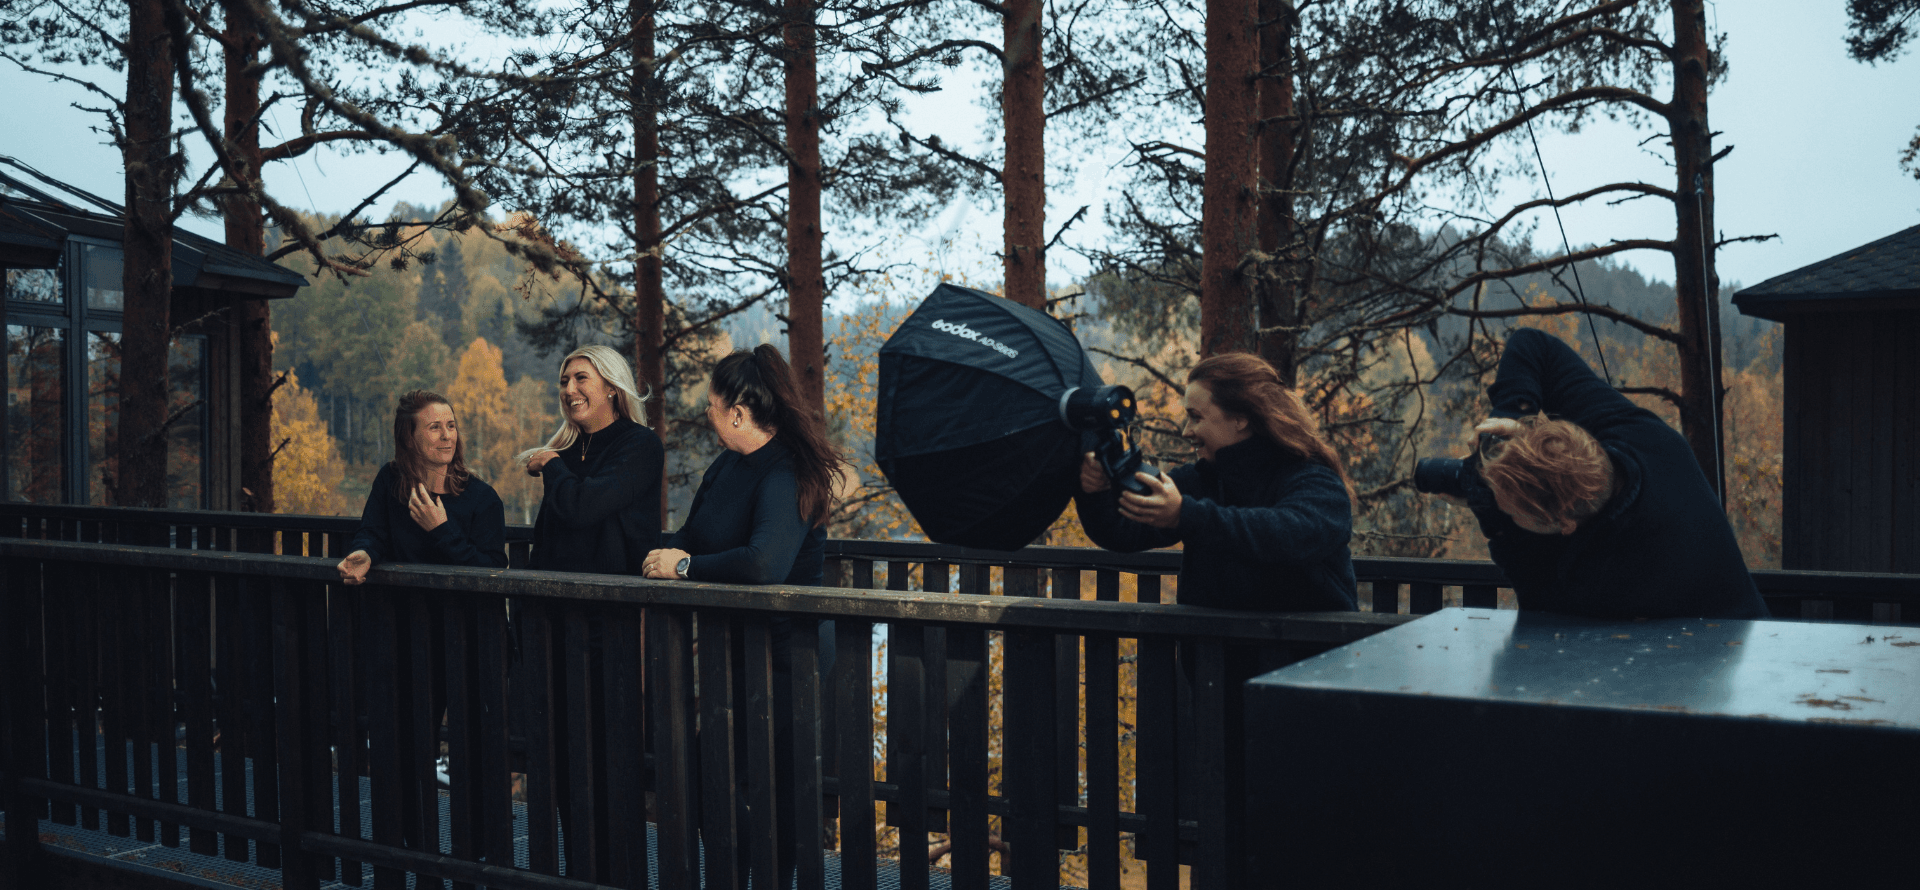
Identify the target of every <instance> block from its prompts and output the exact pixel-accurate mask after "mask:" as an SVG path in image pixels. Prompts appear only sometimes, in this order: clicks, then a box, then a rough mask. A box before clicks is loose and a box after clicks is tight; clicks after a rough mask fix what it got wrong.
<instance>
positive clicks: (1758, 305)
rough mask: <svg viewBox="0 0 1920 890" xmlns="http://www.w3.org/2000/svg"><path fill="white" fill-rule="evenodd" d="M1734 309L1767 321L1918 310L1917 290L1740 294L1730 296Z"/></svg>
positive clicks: (1918, 295) (1919, 306) (1745, 292)
mask: <svg viewBox="0 0 1920 890" xmlns="http://www.w3.org/2000/svg"><path fill="white" fill-rule="evenodd" d="M1733 305H1734V308H1736V309H1739V310H1740V314H1741V315H1746V316H1751V317H1753V318H1764V319H1767V320H1768V321H1786V320H1788V319H1792V318H1796V317H1799V316H1803V315H1824V314H1830V313H1839V312H1852V313H1871V312H1900V311H1911V310H1914V309H1920V289H1902V290H1878V291H1860V292H1857V293H1836V294H1792V295H1780V296H1771V295H1770V296H1756V295H1753V294H1749V293H1748V292H1747V291H1741V292H1739V293H1737V294H1734V295H1733Z"/></svg>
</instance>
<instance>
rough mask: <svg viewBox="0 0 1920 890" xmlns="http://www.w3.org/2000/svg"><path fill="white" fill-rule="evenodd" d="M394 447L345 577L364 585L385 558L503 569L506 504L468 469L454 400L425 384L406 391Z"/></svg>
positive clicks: (351, 547)
mask: <svg viewBox="0 0 1920 890" xmlns="http://www.w3.org/2000/svg"><path fill="white" fill-rule="evenodd" d="M393 451H394V455H393V460H392V461H389V462H388V463H387V465H386V466H384V467H381V468H380V472H379V474H377V475H375V476H374V477H373V490H372V491H370V492H368V493H367V505H366V507H365V508H364V509H362V510H361V511H360V530H359V531H358V532H356V533H355V534H354V536H353V543H351V544H348V545H347V550H348V552H347V558H346V559H343V560H341V561H340V565H339V567H338V568H339V570H340V580H341V581H343V582H345V583H347V584H360V583H362V582H364V581H366V579H367V570H368V569H370V568H372V567H373V566H374V565H375V564H377V563H382V562H414V563H429V564H434V565H450V566H481V567H486V568H496V569H504V568H506V567H507V550H506V546H507V516H506V509H505V508H504V507H503V506H502V505H501V503H500V495H498V494H496V493H495V492H494V490H493V486H491V485H488V484H487V483H485V482H483V481H481V480H480V479H479V477H477V476H474V475H473V474H472V473H470V472H468V471H467V460H466V454H465V450H464V449H463V448H462V447H461V442H460V426H459V423H458V422H457V421H456V420H454V417H453V406H452V405H449V404H448V403H447V400H446V399H445V398H443V397H441V396H440V395H438V394H436V393H431V392H427V391H426V390H423V389H416V390H414V391H412V392H409V393H407V394H406V395H403V396H401V397H400V402H399V404H398V405H396V406H395V407H394V411H393Z"/></svg>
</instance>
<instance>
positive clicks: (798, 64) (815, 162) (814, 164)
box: [785, 0, 827, 423]
mask: <svg viewBox="0 0 1920 890" xmlns="http://www.w3.org/2000/svg"><path fill="white" fill-rule="evenodd" d="M786 6H787V25H786V34H785V41H786V51H787V151H788V152H789V153H790V154H791V155H792V159H791V162H790V163H789V164H788V165H787V349H788V352H789V353H790V354H789V355H788V358H789V359H791V360H792V362H793V371H794V373H795V374H796V375H798V376H799V380H797V381H796V383H797V384H798V386H799V389H800V401H801V402H802V403H803V404H805V405H806V408H807V410H809V411H812V412H813V413H814V414H815V416H816V417H818V418H819V419H820V421H821V422H822V423H825V422H826V417H827V380H826V367H825V366H826V355H827V344H826V333H825V331H824V330H823V321H822V318H821V314H822V311H821V303H822V302H823V301H824V300H825V299H826V280H825V278H824V276H823V274H822V272H821V268H820V249H821V231H820V118H819V115H818V114H817V109H816V108H815V105H816V104H817V103H818V96H817V94H818V90H819V81H818V75H817V73H816V72H815V70H814V61H815V57H814V54H815V52H816V51H817V49H816V47H815V44H814V25H813V17H814V8H813V0H786Z"/></svg>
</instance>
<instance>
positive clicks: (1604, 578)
mask: <svg viewBox="0 0 1920 890" xmlns="http://www.w3.org/2000/svg"><path fill="white" fill-rule="evenodd" d="M1487 394H1488V395H1489V396H1490V397H1491V398H1492V400H1493V407H1494V410H1495V411H1497V412H1502V413H1508V414H1519V415H1527V414H1534V413H1537V412H1540V411H1545V412H1546V413H1547V414H1548V416H1550V417H1554V418H1557V419H1562V420H1569V421H1572V422H1573V423H1575V424H1577V425H1579V427H1580V428H1581V429H1584V430H1586V431H1587V432H1588V433H1591V434H1592V435H1593V437H1594V438H1595V439H1598V440H1599V441H1600V444H1601V446H1602V447H1604V448H1605V449H1606V451H1607V456H1608V457H1610V458H1612V459H1613V468H1614V472H1615V473H1616V475H1617V477H1618V480H1619V485H1618V491H1617V492H1616V493H1615V494H1614V496H1613V498H1612V499H1610V500H1609V501H1607V503H1606V505H1605V506H1603V507H1601V508H1600V512H1599V513H1598V514H1597V515H1595V516H1593V517H1592V518H1590V519H1588V520H1586V521H1585V522H1582V523H1581V524H1580V527H1579V528H1578V529H1577V530H1575V531H1574V533H1573V534H1571V535H1536V534H1533V533H1532V532H1528V531H1526V530H1525V529H1522V528H1520V527H1519V526H1518V525H1516V524H1514V522H1513V519H1512V518H1511V517H1509V516H1508V515H1507V514H1505V513H1503V512H1501V511H1500V509H1499V508H1498V507H1497V506H1494V505H1492V504H1487V503H1480V504H1474V505H1472V506H1473V507H1474V515H1475V516H1476V517H1478V518H1479V520H1480V528H1481V530H1482V531H1484V532H1485V533H1486V535H1487V549H1488V550H1489V551H1490V552H1491V553H1492V555H1493V561H1494V562H1497V563H1499V564H1500V567H1501V568H1502V569H1505V570H1506V573H1507V578H1508V579H1509V580H1511V581H1512V582H1513V589H1514V592H1515V593H1516V594H1518V595H1519V599H1520V606H1521V608H1523V609H1539V610H1543V611H1549V612H1564V613H1567V614H1572V615H1587V616H1592V617H1596V618H1765V617H1767V606H1766V603H1765V602H1764V601H1763V600H1761V599H1760V591H1759V590H1758V589H1757V588H1755V587H1754V584H1753V578H1752V576H1750V575H1748V574H1747V564H1746V560H1744V559H1742V558H1741V556H1740V545H1739V544H1738V543H1737V542H1736V541H1735V540H1734V537H1733V529H1732V528H1731V527H1730V526H1728V525H1727V516H1726V512H1725V511H1724V510H1722V509H1721V507H1720V502H1719V499H1718V498H1717V497H1715V496H1714V493H1713V489H1712V487H1710V486H1709V485H1708V484H1707V477H1706V474H1705V473H1702V472H1701V471H1700V465H1699V463H1698V462H1696V461H1695V460H1694V457H1693V451H1692V450H1691V449H1690V448H1688V447H1687V440H1686V439H1684V438H1681V436H1680V434H1679V433H1677V432H1675V431H1674V429H1673V428H1672V427H1670V426H1668V425H1667V424H1666V422H1665V421H1663V420H1661V419H1660V418H1659V417H1658V416H1657V415H1655V414H1654V413H1653V412H1651V411H1648V410H1646V409H1645V408H1641V407H1639V406H1638V405H1635V404H1634V403H1633V402H1631V401H1629V400H1628V399H1627V397H1626V396H1624V395H1621V394H1620V393H1619V392H1617V391H1615V390H1614V388H1613V387H1612V386H1609V385H1608V384H1607V383H1606V382H1605V381H1603V380H1601V379H1600V378H1599V377H1598V376H1597V375H1595V374H1594V373H1593V369H1591V368H1589V367H1587V363H1586V362H1584V361H1582V360H1581V359H1580V357H1579V356H1578V355H1576V354H1575V353H1574V351H1573V350H1572V349H1570V348H1568V347H1567V344H1565V343H1562V342H1560V340H1558V339H1557V338H1555V337H1553V336H1552V335H1550V334H1546V333H1544V332H1541V331H1537V330H1532V329H1523V330H1520V331H1517V332H1515V333H1514V334H1513V336H1511V337H1509V338H1507V348H1506V352H1505V353H1504V354H1502V355H1501V357H1500V371H1499V373H1498V375H1497V376H1496V378H1495V380H1494V383H1493V385H1492V386H1490V387H1488V388H1487Z"/></svg>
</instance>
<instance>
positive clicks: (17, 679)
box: [0, 559, 46, 888]
mask: <svg viewBox="0 0 1920 890" xmlns="http://www.w3.org/2000/svg"><path fill="white" fill-rule="evenodd" d="M39 575H40V565H39V563H38V562H34V561H29V560H24V559H9V560H7V561H6V570H5V571H4V572H0V579H4V580H0V584H4V585H5V586H4V587H3V588H0V603H4V604H5V605H4V606H3V607H0V609H3V610H4V611H0V615H4V617H5V626H6V631H5V636H6V639H7V651H8V653H9V656H10V657H8V658H7V659H6V662H5V663H6V666H7V676H6V678H5V679H4V680H0V686H4V688H5V691H6V701H5V707H6V717H7V720H6V724H7V725H6V749H7V773H6V801H5V803H6V809H7V846H6V877H7V884H8V886H10V887H18V888H26V887H38V886H40V885H41V881H40V877H41V876H40V814H41V812H42V811H43V810H45V809H46V805H45V803H44V802H42V801H39V800H36V799H34V798H32V797H29V796H28V795H27V794H26V793H25V792H24V791H22V790H21V788H20V779H22V778H23V777H25V776H28V775H32V774H35V773H36V772H38V771H39V769H38V768H37V767H36V764H39V763H44V762H45V755H44V753H42V752H41V751H40V745H41V741H42V740H44V738H45V729H44V727H43V725H42V721H41V719H40V715H39V714H38V713H37V712H38V711H39V703H40V664H39V658H38V652H37V651H36V649H37V647H36V645H35V643H36V640H37V638H38V637H39V632H40V615H39V608H38V607H39V605H40V584H39Z"/></svg>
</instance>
